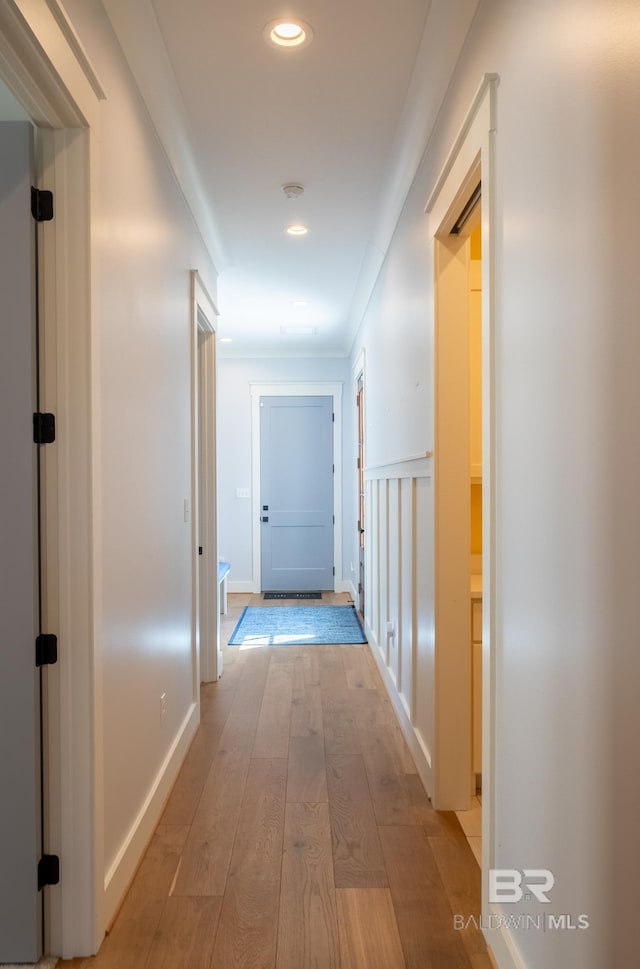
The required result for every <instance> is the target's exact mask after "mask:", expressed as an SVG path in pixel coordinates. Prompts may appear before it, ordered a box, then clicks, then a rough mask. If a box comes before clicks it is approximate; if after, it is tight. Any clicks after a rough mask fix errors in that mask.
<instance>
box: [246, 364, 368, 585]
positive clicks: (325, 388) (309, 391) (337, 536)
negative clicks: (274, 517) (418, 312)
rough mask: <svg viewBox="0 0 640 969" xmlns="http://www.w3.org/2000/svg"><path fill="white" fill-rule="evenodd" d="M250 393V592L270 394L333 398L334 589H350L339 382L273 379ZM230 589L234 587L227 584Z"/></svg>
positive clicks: (255, 577) (256, 581)
mask: <svg viewBox="0 0 640 969" xmlns="http://www.w3.org/2000/svg"><path fill="white" fill-rule="evenodd" d="M249 388H250V393H251V495H252V498H251V514H252V538H253V568H252V585H251V590H246V591H251V592H260V398H261V397H267V396H273V397H333V413H334V415H335V420H334V422H333V461H334V465H335V473H334V476H333V511H334V515H335V524H334V526H333V564H334V569H335V581H334V589H335V591H336V592H347V591H349V588H350V587H349V583H348V582H346V583H345V581H344V580H343V577H342V391H343V384H342V383H323V382H320V381H308V382H305V383H292V382H275V381H274V382H273V383H253V382H252V383H250V384H249ZM229 588H230V590H231V589H233V591H240V590H237V589H236V588H235V586H234V584H230V586H229Z"/></svg>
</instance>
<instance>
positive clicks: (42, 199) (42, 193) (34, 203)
mask: <svg viewBox="0 0 640 969" xmlns="http://www.w3.org/2000/svg"><path fill="white" fill-rule="evenodd" d="M31 215H32V216H33V217H34V219H35V220H36V222H51V220H52V218H53V192H49V191H48V190H47V189H42V188H33V187H32V188H31Z"/></svg>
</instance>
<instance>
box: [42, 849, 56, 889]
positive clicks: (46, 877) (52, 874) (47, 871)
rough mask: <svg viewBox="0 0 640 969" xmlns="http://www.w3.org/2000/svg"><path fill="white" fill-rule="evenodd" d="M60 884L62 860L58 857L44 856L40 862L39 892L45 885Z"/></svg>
mask: <svg viewBox="0 0 640 969" xmlns="http://www.w3.org/2000/svg"><path fill="white" fill-rule="evenodd" d="M59 882H60V859H59V858H58V856H57V855H43V856H42V858H41V859H40V861H39V862H38V891H39V892H40V891H42V889H43V888H44V886H45V885H57V884H58V883H59Z"/></svg>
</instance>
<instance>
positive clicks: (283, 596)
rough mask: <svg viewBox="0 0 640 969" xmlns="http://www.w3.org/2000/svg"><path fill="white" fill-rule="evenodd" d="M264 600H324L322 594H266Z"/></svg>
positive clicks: (263, 596) (263, 595)
mask: <svg viewBox="0 0 640 969" xmlns="http://www.w3.org/2000/svg"><path fill="white" fill-rule="evenodd" d="M262 598H263V599H322V593H321V592H264V593H263V594H262Z"/></svg>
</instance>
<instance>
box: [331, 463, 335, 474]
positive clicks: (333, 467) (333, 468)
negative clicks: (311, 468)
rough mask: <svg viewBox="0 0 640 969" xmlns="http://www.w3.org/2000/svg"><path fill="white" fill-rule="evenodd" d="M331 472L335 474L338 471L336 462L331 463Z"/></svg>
mask: <svg viewBox="0 0 640 969" xmlns="http://www.w3.org/2000/svg"><path fill="white" fill-rule="evenodd" d="M331 473H332V474H335V473H336V466H335V464H332V465H331Z"/></svg>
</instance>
